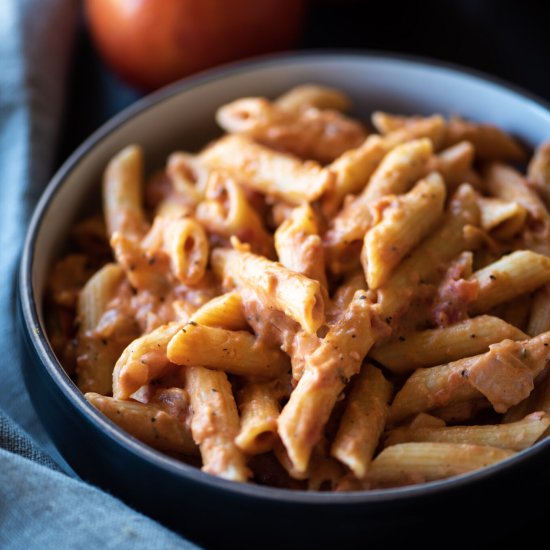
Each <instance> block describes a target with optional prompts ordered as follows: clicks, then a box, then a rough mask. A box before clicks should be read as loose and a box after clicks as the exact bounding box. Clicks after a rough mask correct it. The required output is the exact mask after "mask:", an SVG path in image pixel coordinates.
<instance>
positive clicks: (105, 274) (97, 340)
mask: <svg viewBox="0 0 550 550" xmlns="http://www.w3.org/2000/svg"><path fill="white" fill-rule="evenodd" d="M123 280H124V271H123V270H122V268H121V267H120V266H118V265H116V264H107V265H105V266H104V267H102V268H101V269H100V270H99V271H98V272H97V273H96V274H95V275H93V276H92V278H91V279H90V280H89V281H88V282H87V283H86V284H85V285H84V288H83V289H82V292H81V293H80V295H79V298H78V305H77V314H78V319H79V330H78V349H77V365H76V374H77V384H78V387H79V388H80V389H81V390H82V391H83V392H88V391H92V392H98V393H103V394H109V393H111V378H112V374H113V367H114V365H115V361H116V359H117V357H118V356H119V355H120V352H121V351H122V349H124V346H125V341H124V340H120V339H118V338H115V337H114V336H115V335H111V336H112V337H109V338H107V337H106V335H104V334H102V333H101V331H98V329H99V328H100V327H99V325H100V321H101V318H102V316H103V314H104V313H105V312H106V311H107V309H108V305H109V302H110V301H111V300H112V299H113V298H114V296H115V295H116V293H117V290H118V287H119V286H120V284H121V283H122V281H123ZM130 336H131V334H130Z"/></svg>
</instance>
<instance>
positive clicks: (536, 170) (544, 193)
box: [527, 141, 550, 208]
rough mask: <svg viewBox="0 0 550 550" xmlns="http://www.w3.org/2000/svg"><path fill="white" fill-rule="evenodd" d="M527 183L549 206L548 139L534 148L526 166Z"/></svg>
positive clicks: (549, 165) (549, 167) (549, 153)
mask: <svg viewBox="0 0 550 550" xmlns="http://www.w3.org/2000/svg"><path fill="white" fill-rule="evenodd" d="M527 176H528V181H529V184H530V185H532V186H533V187H534V188H535V189H536V191H537V192H538V193H539V195H540V196H541V197H542V199H543V200H544V203H545V204H546V207H547V208H548V207H550V141H546V142H545V143H543V144H542V145H540V146H539V147H537V148H536V150H535V154H534V155H533V158H532V159H531V161H530V162H529V166H528V167H527Z"/></svg>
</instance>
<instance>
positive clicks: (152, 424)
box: [85, 392, 198, 455]
mask: <svg viewBox="0 0 550 550" xmlns="http://www.w3.org/2000/svg"><path fill="white" fill-rule="evenodd" d="M85 397H86V399H87V400H88V401H89V402H90V403H91V404H92V405H93V406H94V407H95V408H96V409H98V410H99V411H101V412H102V413H103V414H104V415H105V416H106V417H107V418H109V420H112V421H113V422H114V423H115V424H118V425H119V426H120V427H121V428H122V429H123V430H124V431H126V432H128V433H129V434H130V435H132V436H134V437H135V438H136V439H139V440H140V441H143V443H146V444H147V445H149V446H151V447H153V448H155V449H158V450H159V451H172V452H177V453H183V454H186V455H196V454H197V453H198V449H197V446H196V445H195V443H194V441H193V438H192V436H191V431H190V429H189V426H188V425H187V424H186V423H185V422H183V421H181V420H180V419H178V418H177V417H175V416H172V415H170V414H167V413H166V412H165V411H163V410H161V409H159V407H158V406H155V405H145V404H143V403H139V402H137V401H124V400H120V399H114V398H112V397H105V396H104V395H99V394H97V393H92V392H89V393H86V394H85Z"/></svg>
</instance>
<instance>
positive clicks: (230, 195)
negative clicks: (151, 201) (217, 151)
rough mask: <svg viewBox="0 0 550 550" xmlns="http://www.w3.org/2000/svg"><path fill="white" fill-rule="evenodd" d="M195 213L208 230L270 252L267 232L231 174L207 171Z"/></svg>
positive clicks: (271, 244)
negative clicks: (204, 187)
mask: <svg viewBox="0 0 550 550" xmlns="http://www.w3.org/2000/svg"><path fill="white" fill-rule="evenodd" d="M195 215H196V218H197V221H199V222H200V223H201V224H202V225H203V226H204V227H205V228H206V229H207V230H208V231H209V232H210V233H215V234H216V235H219V236H221V237H223V238H225V239H229V238H230V237H232V236H233V235H234V236H236V237H237V238H238V239H239V240H240V241H242V242H246V243H250V246H251V248H252V250H253V251H254V252H257V253H258V254H263V255H264V256H268V257H271V256H272V255H273V252H272V251H273V239H272V237H271V235H269V234H268V233H267V231H266V230H265V229H264V226H263V224H262V221H261V219H260V216H259V215H258V213H257V212H256V211H255V210H254V209H253V208H252V205H251V204H250V202H249V200H248V199H247V197H246V193H245V192H244V190H243V188H242V187H241V185H240V184H239V182H238V181H237V180H236V179H235V178H234V177H233V176H232V175H231V174H229V173H227V172H223V171H220V170H213V171H212V172H211V173H210V177H209V179H208V184H207V186H206V197H205V200H204V201H203V202H201V203H200V204H199V205H198V206H197V210H196V213H195Z"/></svg>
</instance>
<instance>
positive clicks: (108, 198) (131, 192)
mask: <svg viewBox="0 0 550 550" xmlns="http://www.w3.org/2000/svg"><path fill="white" fill-rule="evenodd" d="M142 173H143V152H142V150H141V148H140V147H138V146H137V145H131V146H129V147H126V148H125V149H123V150H122V151H121V152H120V153H119V154H118V155H116V156H115V157H114V158H113V159H112V160H111V162H110V163H109V164H108V166H107V169H106V170H105V177H104V179H103V210H104V213H105V224H106V226H107V234H108V235H109V237H111V236H112V235H113V234H114V233H115V232H121V233H124V234H126V235H142V234H143V233H144V229H145V216H144V213H143V203H142V199H141V187H142V178H143V175H142Z"/></svg>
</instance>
